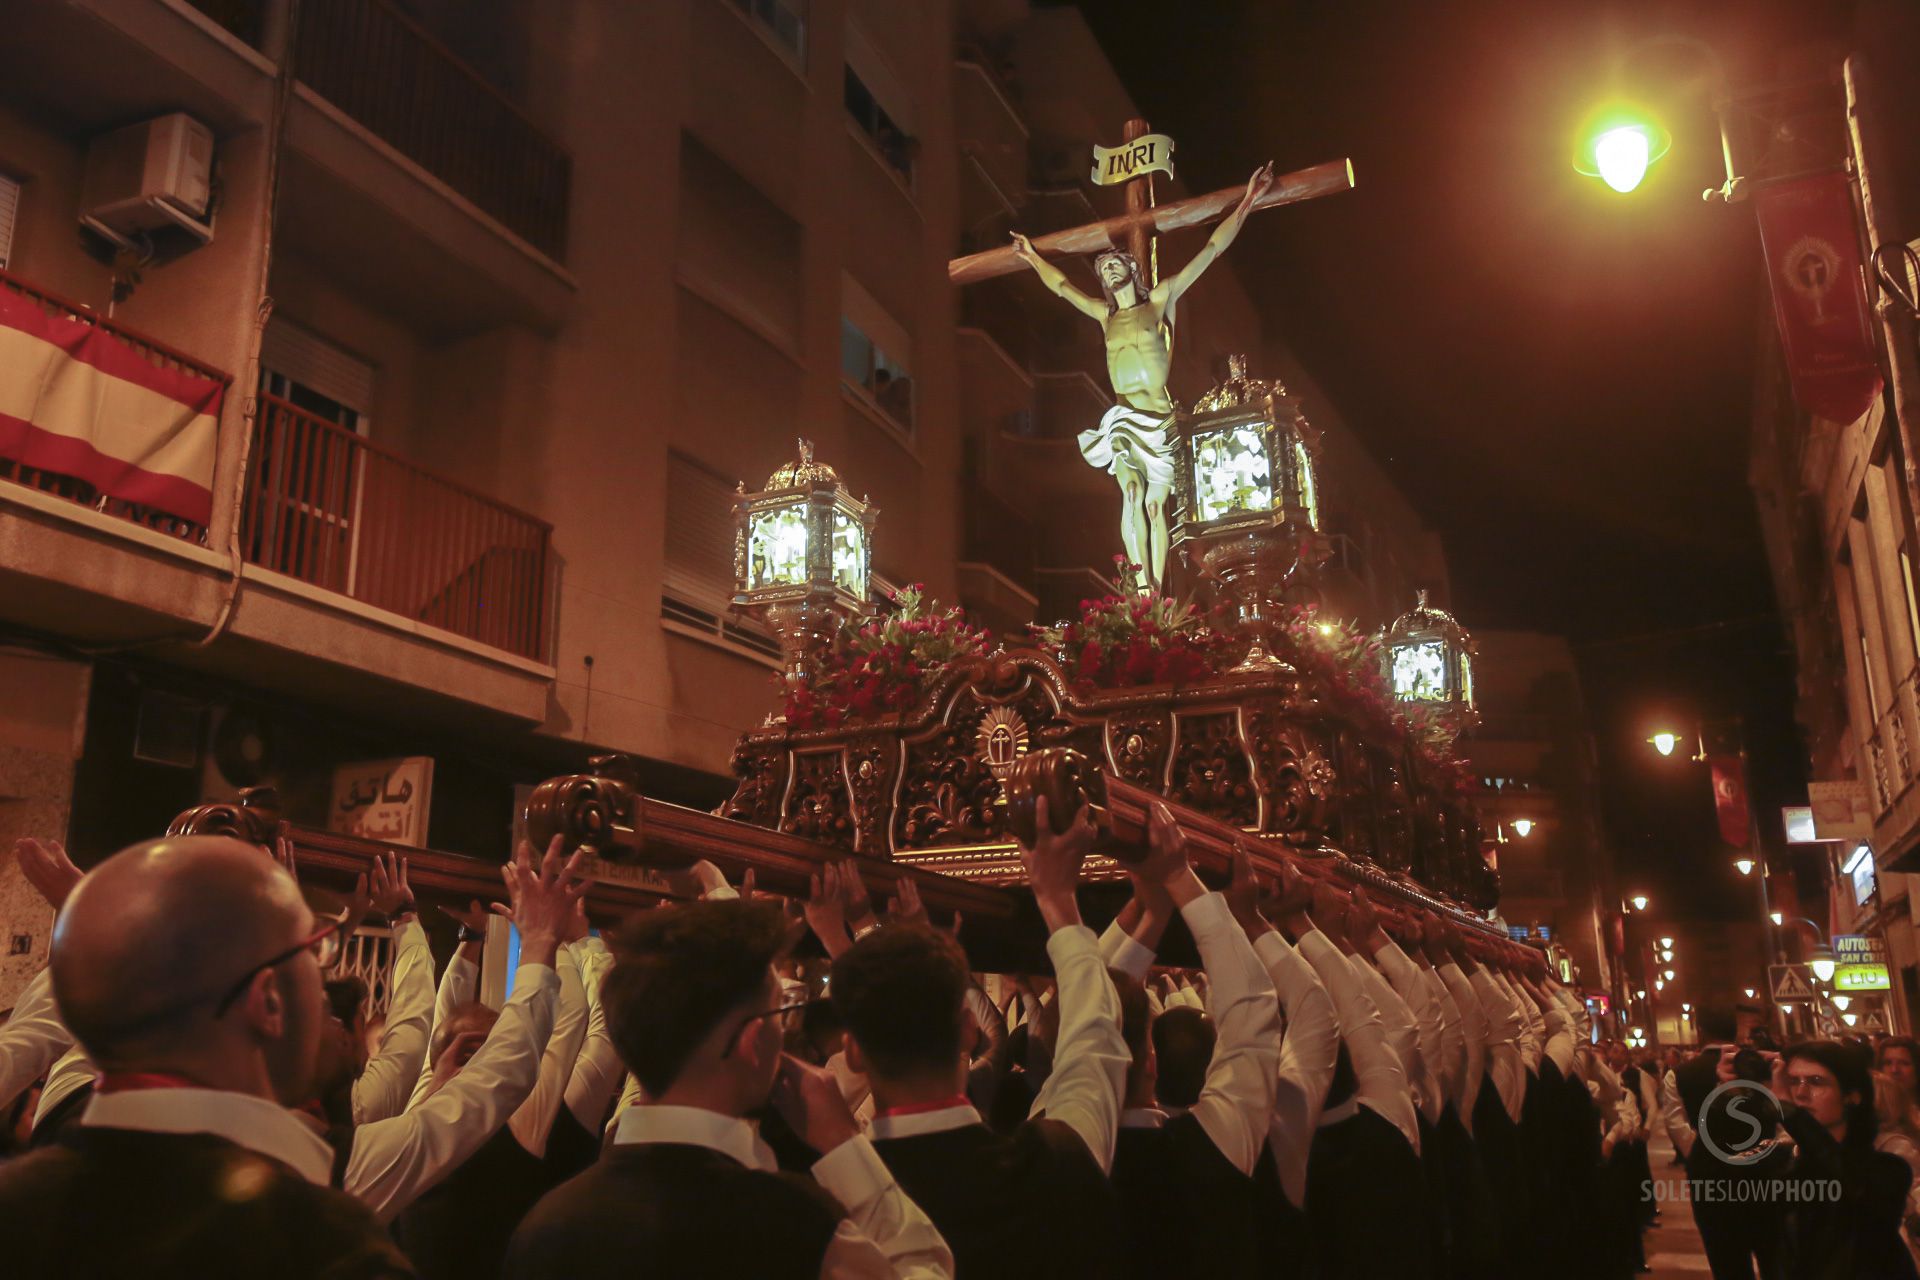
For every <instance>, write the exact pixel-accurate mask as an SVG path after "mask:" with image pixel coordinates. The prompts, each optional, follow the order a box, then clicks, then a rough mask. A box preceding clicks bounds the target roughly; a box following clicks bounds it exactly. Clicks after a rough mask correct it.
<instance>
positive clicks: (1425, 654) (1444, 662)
mask: <svg viewBox="0 0 1920 1280" xmlns="http://www.w3.org/2000/svg"><path fill="white" fill-rule="evenodd" d="M1381 652H1382V655H1383V657H1382V661H1383V662H1384V663H1385V665H1386V676H1387V685H1388V687H1389V688H1391V689H1392V690H1393V696H1394V697H1395V698H1397V699H1399V700H1400V702H1401V703H1402V704H1404V705H1405V706H1407V707H1409V708H1413V707H1426V708H1429V709H1431V710H1432V711H1434V712H1437V713H1439V718H1440V719H1441V721H1442V723H1443V724H1444V725H1445V726H1446V727H1447V728H1448V729H1449V730H1450V731H1451V732H1453V733H1459V732H1460V731H1461V730H1463V729H1466V728H1468V727H1470V726H1471V725H1472V724H1473V722H1474V718H1475V712H1474V706H1473V637H1471V636H1469V635H1468V634H1467V632H1466V629H1465V628H1464V627H1462V626H1461V625H1460V624H1459V623H1458V622H1455V621H1454V619H1453V615H1452V614H1450V613H1448V612H1447V611H1446V610H1445V609H1440V608H1436V607H1434V606H1433V605H1431V604H1428V603H1427V593H1426V592H1425V591H1424V590H1423V591H1421V592H1420V595H1419V599H1418V600H1417V601H1416V602H1415V604H1414V606H1413V608H1411V609H1409V610H1407V612H1405V613H1403V614H1401V615H1400V616H1399V617H1398V618H1395V619H1394V621H1393V625H1392V626H1391V627H1389V628H1387V634H1386V641H1385V643H1384V644H1383V645H1382V646H1381Z"/></svg>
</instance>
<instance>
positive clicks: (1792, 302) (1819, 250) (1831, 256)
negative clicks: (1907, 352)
mask: <svg viewBox="0 0 1920 1280" xmlns="http://www.w3.org/2000/svg"><path fill="white" fill-rule="evenodd" d="M1753 204H1754V214H1755V216H1756V217H1757V218H1758V219H1759V223H1760V245H1761V248H1762V250H1763V251H1764V252H1765V254H1766V259H1767V283H1768V285H1769V286H1770V287H1771V289H1772V291H1773V317H1774V321H1775V323H1776V324H1777V325H1778V326H1779V328H1780V345H1781V348H1782V349H1783V350H1784V351H1785V352H1786V357H1787V372H1788V374H1789V375H1790V376H1791V378H1792V380H1793V398H1794V401H1795V402H1796V403H1797V404H1799V406H1800V407H1801V408H1802V409H1805V410H1807V412H1809V413H1814V414H1818V415H1819V416H1820V417H1822V418H1825V419H1827V420H1828V421H1829V422H1836V423H1846V422H1852V421H1854V420H1855V419H1857V418H1859V417H1860V415H1862V414H1864V413H1865V412H1866V411H1867V409H1868V408H1869V407H1871V406H1872V404H1873V402H1874V400H1875V399H1876V398H1878V396H1879V395H1880V388H1881V380H1880V364H1879V360H1878V358H1877V352H1876V350H1875V347H1874V340H1873V327H1872V325H1871V323H1870V321H1869V317H1868V310H1867V285H1866V276H1865V273H1864V272H1863V270H1862V268H1861V262H1860V240H1859V235H1858V233H1857V232H1856V231H1855V229H1854V213H1853V189H1852V185H1851V180H1850V179H1849V178H1848V177H1847V175H1846V174H1845V173H1841V172H1837V171H1836V172H1832V173H1814V174H1808V175H1807V176H1805V177H1800V178H1787V179H1783V180H1781V181H1779V182H1772V183H1768V184H1766V185H1765V186H1763V187H1761V188H1760V189H1759V190H1758V191H1757V192H1756V193H1755V194H1754V197H1753Z"/></svg>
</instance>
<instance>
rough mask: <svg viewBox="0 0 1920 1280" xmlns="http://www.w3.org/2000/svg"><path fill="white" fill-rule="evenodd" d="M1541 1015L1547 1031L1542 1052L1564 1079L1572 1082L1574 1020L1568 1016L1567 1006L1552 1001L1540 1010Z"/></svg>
mask: <svg viewBox="0 0 1920 1280" xmlns="http://www.w3.org/2000/svg"><path fill="white" fill-rule="evenodd" d="M1540 1015H1541V1017H1542V1018H1543V1019H1544V1020H1545V1023H1546V1031H1547V1040H1546V1044H1545V1045H1544V1046H1542V1048H1541V1050H1540V1052H1541V1054H1542V1055H1543V1056H1544V1057H1545V1058H1546V1060H1547V1061H1548V1062H1551V1063H1552V1064H1553V1065H1554V1066H1555V1067H1556V1068H1558V1069H1559V1072H1560V1074H1561V1076H1562V1077H1563V1078H1565V1079H1569V1080H1571V1079H1572V1078H1573V1076H1574V1061H1573V1019H1572V1018H1570V1017H1568V1016H1567V1011H1566V1008H1565V1006H1563V1005H1560V1004H1557V1003H1554V1002H1552V1001H1549V1002H1548V1004H1547V1007H1546V1008H1544V1009H1541V1010H1540Z"/></svg>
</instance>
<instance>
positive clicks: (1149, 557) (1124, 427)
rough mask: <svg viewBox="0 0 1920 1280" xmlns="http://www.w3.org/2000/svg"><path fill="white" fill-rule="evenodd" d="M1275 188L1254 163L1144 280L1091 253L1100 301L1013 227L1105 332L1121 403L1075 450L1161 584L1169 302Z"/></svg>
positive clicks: (1118, 261) (1112, 256)
mask: <svg viewBox="0 0 1920 1280" xmlns="http://www.w3.org/2000/svg"><path fill="white" fill-rule="evenodd" d="M1272 185H1273V165H1272V164H1271V163H1268V164H1265V165H1262V166H1261V167H1260V168H1259V169H1256V170H1255V171H1254V174H1253V177H1252V178H1250V179H1248V181H1247V191H1246V194H1245V195H1244V196H1243V197H1241V200H1240V203H1239V204H1238V205H1236V206H1235V207H1234V210H1233V212H1232V213H1230V214H1228V215H1227V216H1226V217H1225V218H1223V219H1221V221H1220V225H1219V226H1217V227H1215V228H1214V231H1213V234H1212V235H1211V236H1209V237H1207V242H1206V244H1204V245H1202V246H1201V248H1200V252H1198V253H1196V254H1194V255H1193V258H1192V260H1191V261H1189V262H1188V263H1187V265H1186V266H1184V267H1182V268H1180V270H1178V271H1176V272H1175V273H1174V274H1173V275H1171V276H1169V277H1168V278H1167V279H1165V280H1162V281H1161V282H1160V283H1158V284H1156V285H1152V286H1151V287H1149V285H1148V284H1147V282H1146V279H1145V277H1144V275H1143V274H1142V272H1141V268H1140V263H1139V261H1138V259H1136V258H1135V257H1134V256H1133V255H1132V254H1130V253H1122V252H1120V251H1118V250H1109V251H1108V252H1106V253H1102V254H1100V255H1099V256H1098V257H1096V258H1095V259H1094V260H1093V269H1094V274H1095V275H1097V276H1098V277H1099V278H1100V288H1101V291H1102V292H1103V293H1104V294H1105V295H1106V298H1105V300H1104V301H1102V300H1100V299H1096V298H1092V297H1089V296H1088V295H1087V294H1085V293H1083V292H1081V291H1080V290H1079V289H1077V288H1075V287H1074V285H1073V283H1072V282H1071V281H1070V280H1068V279H1067V277H1066V275H1065V274H1064V273H1063V272H1062V271H1061V270H1060V268H1058V267H1056V266H1054V265H1053V264H1052V263H1050V262H1048V261H1047V260H1046V259H1045V258H1042V257H1041V256H1040V255H1039V253H1037V252H1036V251H1035V250H1034V247H1033V244H1032V243H1031V242H1030V241H1029V240H1028V239H1027V238H1026V237H1025V236H1023V235H1021V234H1020V233H1019V232H1017V231H1016V232H1015V233H1014V235H1013V251H1014V253H1015V254H1016V255H1018V256H1019V258H1020V260H1021V261H1022V262H1024V263H1026V264H1027V265H1028V266H1029V267H1032V268H1033V271H1034V274H1036V275H1038V276H1039V277H1040V281H1041V283H1042V284H1044V285H1046V287H1047V288H1048V289H1049V290H1050V291H1052V292H1053V293H1055V294H1058V295H1059V296H1060V297H1062V298H1065V299H1066V300H1067V301H1068V302H1070V303H1072V304H1073V305H1074V306H1075V307H1077V308H1079V310H1080V311H1081V312H1082V313H1083V314H1084V315H1086V316H1087V317H1088V318H1089V319H1092V320H1093V321H1095V322H1096V323H1098V324H1099V326H1100V329H1101V332H1102V333H1104V334H1105V335H1106V344H1107V380H1108V382H1110V383H1111V384H1112V386H1113V394H1114V396H1115V398H1116V399H1117V400H1119V403H1118V404H1116V405H1114V406H1113V408H1111V409H1109V410H1107V412H1106V413H1105V415H1103V416H1102V417H1101V419H1100V425H1099V426H1097V427H1089V428H1087V429H1086V430H1085V431H1082V432H1081V433H1080V456H1081V457H1083V458H1085V459H1086V460H1087V461H1088V462H1089V463H1091V464H1092V465H1093V466H1096V467H1099V468H1101V469H1103V470H1105V471H1106V472H1108V473H1109V474H1110V475H1112V476H1113V478H1114V479H1115V480H1116V481H1118V482H1119V485H1120V541H1121V544H1122V545H1123V546H1124V547H1125V549H1126V553H1127V559H1128V560H1129V561H1130V562H1131V563H1133V564H1136V565H1138V566H1140V570H1141V573H1142V575H1143V577H1144V579H1145V582H1144V585H1145V586H1148V587H1152V588H1153V589H1155V590H1164V589H1165V588H1166V584H1167V546H1168V541H1169V539H1168V533H1167V496H1168V494H1170V493H1171V492H1172V490H1173V451H1172V447H1171V445H1170V444H1169V442H1168V440H1167V426H1168V424H1169V423H1170V422H1171V421H1172V420H1173V414H1174V403H1173V398H1172V397H1171V396H1169V395H1168V394H1167V375H1168V373H1169V372H1170V371H1171V369H1172V366H1173V329H1174V309H1175V307H1176V306H1177V305H1178V303H1179V301H1180V297H1181V295H1182V294H1184V293H1185V292H1186V291H1187V290H1188V289H1190V288H1192V287H1193V282H1194V281H1196V280H1198V279H1199V278H1200V275H1201V273H1202V272H1204V271H1205V270H1206V269H1207V268H1208V267H1209V266H1211V265H1213V261H1214V259H1215V258H1218V257H1219V256H1220V255H1221V254H1222V253H1224V252H1226V248H1227V246H1228V245H1230V244H1232V243H1233V238H1234V237H1235V236H1237V235H1239V234H1240V228H1241V226H1242V225H1243V224H1244V223H1245V222H1246V220H1247V215H1248V214H1249V213H1251V212H1252V211H1253V207H1254V202H1255V201H1256V200H1258V199H1259V198H1260V197H1261V196H1262V195H1264V194H1265V193H1266V190H1267V188H1268V187H1270V186H1272Z"/></svg>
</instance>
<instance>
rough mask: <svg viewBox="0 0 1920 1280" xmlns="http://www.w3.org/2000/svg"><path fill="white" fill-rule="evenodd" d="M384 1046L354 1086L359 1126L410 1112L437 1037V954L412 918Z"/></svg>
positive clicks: (401, 940) (404, 932) (403, 938)
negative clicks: (412, 1091)
mask: <svg viewBox="0 0 1920 1280" xmlns="http://www.w3.org/2000/svg"><path fill="white" fill-rule="evenodd" d="M391 991H392V994H391V996H390V997H389V998H388V1000H387V1023H386V1026H385V1027H384V1028H383V1029H382V1030H381V1032H380V1046H379V1047H378V1048H377V1049H375V1050H374V1051H373V1054H372V1056H371V1057H369V1058H368V1059H367V1065H366V1068H365V1069H364V1070H362V1071H361V1072H360V1078H359V1079H357V1080H355V1081H354V1082H353V1122H354V1123H355V1124H372V1123H373V1122H374V1121H375V1120H385V1119H386V1118H387V1117H388V1116H397V1115H399V1114H400V1112H401V1111H403V1110H405V1108H406V1105H407V1101H408V1090H410V1089H411V1088H412V1087H413V1082H414V1081H415V1080H416V1079H418V1078H419V1075H420V1068H421V1066H422V1065H423V1064H424V1063H425V1062H426V1059H427V1040H428V1037H429V1036H431V1035H432V1034H433V951H432V949H431V948H430V947H428V946H427V931H426V930H425V929H422V928H421V927H420V921H419V920H418V919H415V918H412V917H409V918H408V920H407V922H406V923H405V924H403V925H401V926H400V932H399V933H398V934H397V935H395V937H394V956H393V986H392V988H391Z"/></svg>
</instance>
